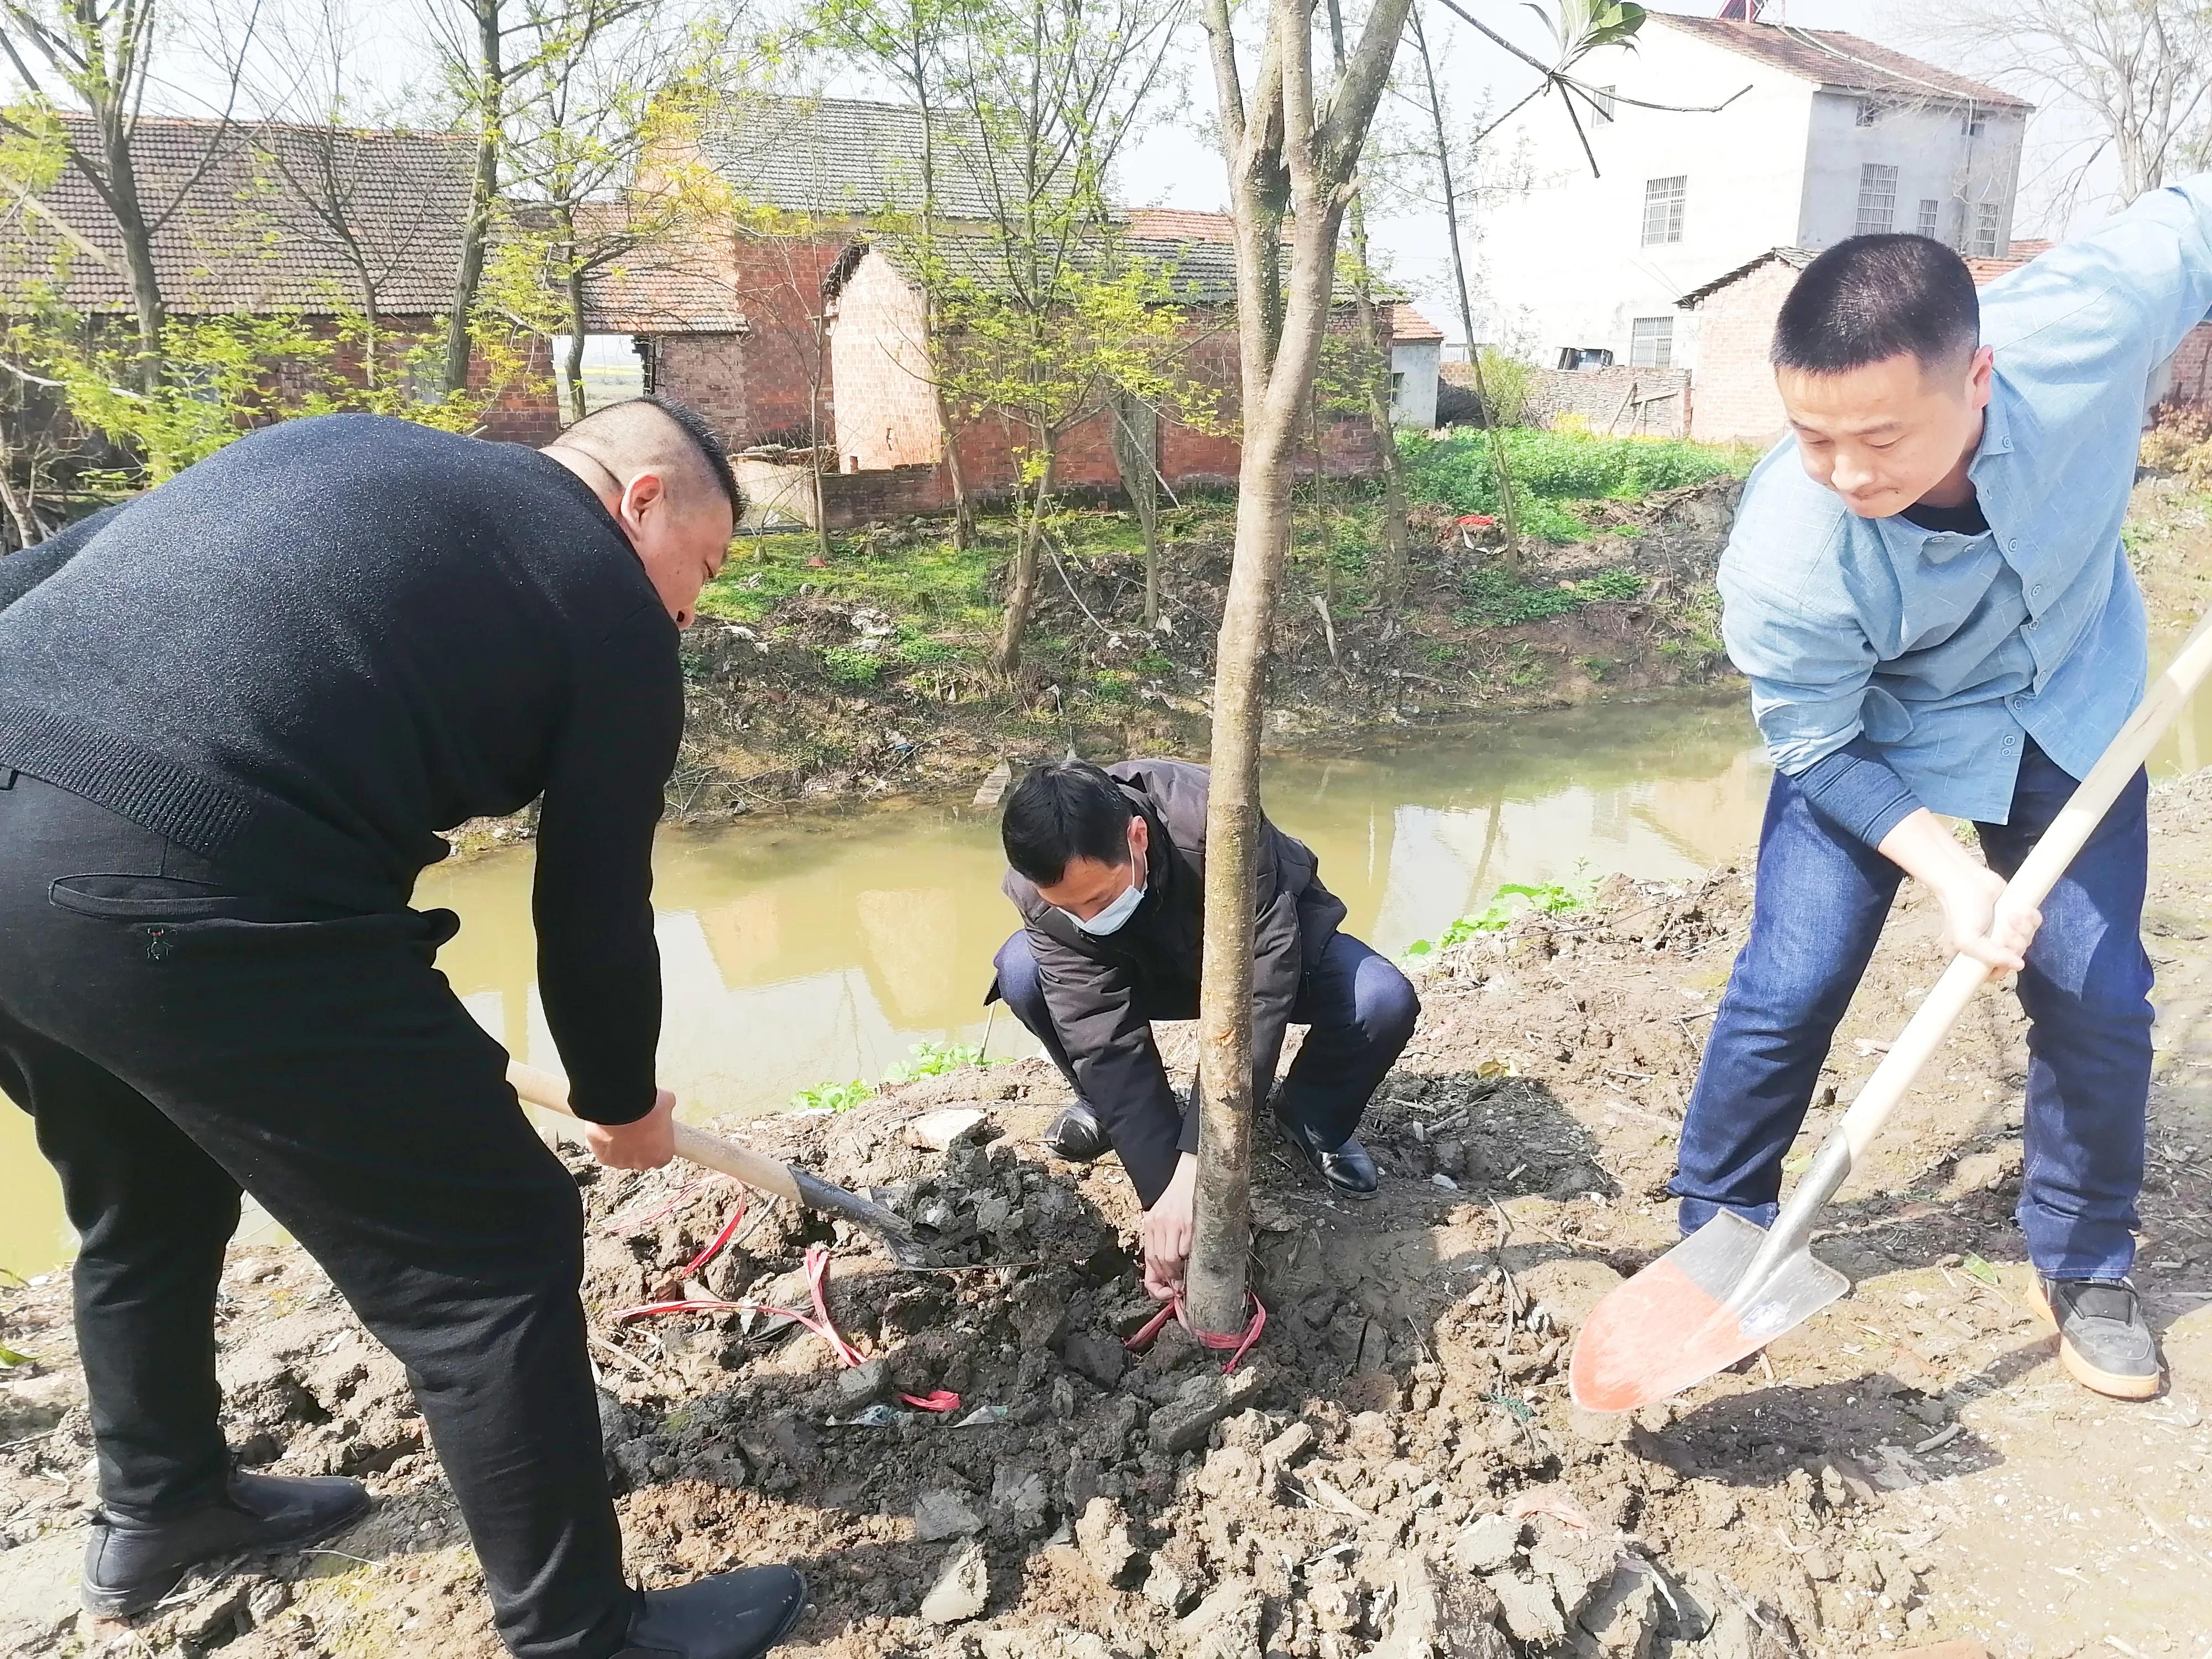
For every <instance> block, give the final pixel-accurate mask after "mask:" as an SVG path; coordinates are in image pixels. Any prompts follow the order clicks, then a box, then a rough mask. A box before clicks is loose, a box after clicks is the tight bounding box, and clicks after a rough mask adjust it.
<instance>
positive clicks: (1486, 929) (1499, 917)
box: [1406, 881, 1589, 957]
mask: <svg viewBox="0 0 2212 1659" xmlns="http://www.w3.org/2000/svg"><path fill="white" fill-rule="evenodd" d="M1588 902H1589V899H1588V897H1587V896H1585V895H1583V894H1582V893H1579V892H1577V891H1576V890H1575V889H1573V888H1571V887H1569V886H1567V885H1565V884H1564V883H1561V882H1556V881H1544V882H1538V883H1536V884H1534V885H1531V884H1528V883H1526V882H1518V881H1509V882H1507V883H1506V884H1504V886H1502V887H1500V888H1499V889H1498V896H1496V897H1495V898H1493V899H1492V900H1491V901H1490V902H1489V903H1488V904H1487V905H1486V906H1485V907H1484V908H1482V909H1481V910H1480V911H1479V912H1477V913H1476V914H1475V915H1471V916H1462V917H1461V918H1460V919H1459V920H1458V921H1455V922H1454V923H1452V925H1451V926H1450V927H1447V928H1445V929H1444V931H1443V936H1442V937H1441V938H1438V939H1415V940H1414V941H1413V943H1412V944H1411V945H1407V947H1406V954H1407V956H1409V957H1425V956H1427V955H1428V954H1429V953H1430V952H1431V951H1440V950H1441V951H1448V950H1449V949H1450V948H1451V947H1452V946H1453V945H1464V944H1466V943H1467V941H1468V940H1469V939H1475V938H1478V937H1480V935H1482V934H1484V933H1504V931H1505V930H1506V928H1507V927H1510V926H1511V925H1512V923H1513V921H1514V919H1515V918H1516V917H1518V916H1522V915H1528V914H1530V913H1532V912H1533V913H1534V914H1535V915H1546V916H1558V915H1565V914H1567V913H1568V912H1569V911H1571V910H1579V909H1581V908H1583V905H1584V904H1586V903H1588Z"/></svg>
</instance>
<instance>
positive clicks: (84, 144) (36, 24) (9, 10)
mask: <svg viewBox="0 0 2212 1659" xmlns="http://www.w3.org/2000/svg"><path fill="white" fill-rule="evenodd" d="M165 21H166V17H165V12H164V9H163V7H162V4H161V0H112V3H110V4H107V5H105V6H101V5H95V4H91V3H86V0H4V3H0V52H4V53H5V54H6V55H7V59H8V65H9V68H10V69H11V70H14V72H15V79H16V81H17V82H19V83H20V85H21V88H22V89H23V92H24V94H26V102H25V104H24V105H22V106H18V107H17V108H16V109H15V110H14V111H11V112H4V113H0V129H4V130H5V131H8V132H9V133H11V134H13V135H14V136H15V137H19V138H27V139H30V140H33V141H34V142H39V143H58V144H59V146H60V147H61V151H62V154H63V155H64V158H65V160H66V161H67V164H68V165H69V166H70V167H71V168H73V169H75V170H76V172H77V173H80V174H82V176H83V178H84V180H85V182H86V183H87V184H88V185H91V186H92V188H93V190H94V192H95V193H96V194H97V195H98V196H99V197H100V201H101V203H102V204H105V205H106V209H107V210H108V211H109V212H110V213H111V214H112V215H113V216H114V218H115V228H116V231H117V233H118V235H119V236H120V238H121V240H122V242H123V263H124V269H125V273H126V275H127V276H128V277H129V279H130V283H131V305H132V307H133V309H134V311H135V312H136V313H137V325H138V348H137V353H136V355H135V360H134V361H133V362H132V363H131V380H132V381H133V383H134V384H136V385H137V386H138V388H139V389H140V390H141V391H142V392H152V391H153V390H154V389H155V387H156V386H159V385H160V383H161V375H162V334H163V331H164V329H165V328H166V326H167V321H168V311H167V305H166V303H165V301H164V296H163V295H162V292H161V277H160V275H159V273H158V271H157V270H155V264H154V237H155V233H157V232H158V231H160V230H161V228H162V227H163V226H164V225H166V224H167V222H169V220H170V219H171V218H172V217H173V216H174V215H175V213H176V212H177V210H178V209H179V207H181V206H182V205H183V204H184V203H185V198H186V197H188V196H190V194H191V191H192V188H193V186H195V185H197V184H198V182H199V180H200V179H201V178H202V177H204V174H205V173H206V171H207V169H208V168H209V167H211V166H213V165H214V163H215V162H216V160H217V159H218V158H219V157H220V156H222V155H223V153H224V151H225V149H226V148H227V147H228V145H229V144H231V143H233V142H234V135H233V132H232V131H231V114H232V110H233V107H234V105H235V102H236V98H237V94H238V83H239V73H240V71H239V68H238V64H240V61H242V59H241V58H238V57H234V58H232V60H231V63H230V64H229V66H228V72H227V74H226V76H225V78H226V79H227V81H228V87H227V88H226V100H225V102H224V104H223V106H222V109H221V111H220V112H219V113H218V115H217V117H216V119H215V121H214V122H213V123H212V124H211V125H209V126H208V127H207V128H206V130H205V131H204V135H203V136H202V137H200V138H199V139H198V140H197V143H198V145H199V148H200V155H199V156H198V158H197V163H196V165H195V166H194V167H191V168H188V169H187V170H186V172H185V175H184V176H183V177H182V179H179V181H177V182H175V183H173V184H172V185H170V186H169V187H168V188H167V190H166V191H161V192H159V193H156V194H155V195H151V196H149V194H148V192H147V191H145V190H143V189H142V187H141V181H140V179H139V176H138V165H137V156H136V153H135V151H134V149H133V148H132V146H133V144H134V142H135V140H136V137H137V131H138V124H139V118H140V112H141V111H142V109H143V106H144V104H145V102H146V97H147V93H148V89H149V82H150V80H151V77H152V75H153V70H154V62H155V51H156V48H157V46H159V44H160V41H161V30H162V26H163V24H164V22H165ZM67 105H75V106H79V107H81V109H82V115H81V116H73V117H70V118H62V117H61V116H60V114H59V112H60V111H61V110H62V109H63V107H64V106H67ZM40 116H45V117H50V118H51V119H46V120H40Z"/></svg>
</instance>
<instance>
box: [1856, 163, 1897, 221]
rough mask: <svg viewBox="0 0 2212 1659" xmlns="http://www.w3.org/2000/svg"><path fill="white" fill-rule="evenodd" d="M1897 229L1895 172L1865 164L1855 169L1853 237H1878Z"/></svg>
mask: <svg viewBox="0 0 2212 1659" xmlns="http://www.w3.org/2000/svg"><path fill="white" fill-rule="evenodd" d="M1895 228H1897V169H1896V168H1895V167H1884V166H1882V164H1881V162H1879V161H1869V162H1868V163H1867V164H1866V165H1865V166H1863V167H1861V168H1860V169H1859V223H1858V230H1857V234H1858V235H1861V236H1879V235H1881V234H1883V233H1884V232H1885V231H1889V230H1894V229H1895Z"/></svg>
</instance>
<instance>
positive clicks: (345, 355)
mask: <svg viewBox="0 0 2212 1659" xmlns="http://www.w3.org/2000/svg"><path fill="white" fill-rule="evenodd" d="M60 119H61V121H62V124H63V125H64V128H65V129H67V130H68V131H69V134H70V138H71V139H72V140H73V141H74V142H76V143H79V144H82V145H83V146H86V147H87V148H91V147H93V145H94V139H93V136H92V133H93V129H92V123H91V119H90V118H89V117H87V116H82V115H74V114H64V115H63V116H62V117H61V118H60ZM475 151H476V146H475V143H474V141H473V140H471V139H469V138H466V137H459V136H456V135H450V134H445V133H433V132H403V131H373V130H361V129H349V128H328V127H312V126H293V125H281V124H265V125H252V126H242V125H228V124H225V123H222V122H219V121H202V120H189V119H183V118H157V117H153V116H147V117H143V118H140V119H139V121H138V122H137V126H136V128H135V129H134V131H133V133H132V138H131V159H132V161H133V164H134V166H135V168H136V170H137V179H138V188H139V193H140V197H141V199H142V201H143V203H144V204H145V207H146V210H147V212H148V214H149V216H150V217H154V218H155V219H156V223H155V229H154V233H153V250H154V264H155V274H156V277H157V280H158V282H159V284H160V287H161V297H162V301H163V303H164V305H165V306H166V307H167V312H168V314H169V315H170V316H171V317H172V318H174V319H182V320H190V319H196V318H211V317H223V316H261V317H278V316H282V317H289V318H295V319H299V320H300V321H301V323H302V324H304V325H306V327H307V330H308V331H309V332H311V333H313V334H315V335H318V336H319V337H323V338H325V339H337V338H338V337H339V336H340V335H341V334H344V335H346V336H347V338H346V339H345V340H343V342H342V343H339V344H337V346H336V347H335V349H334V350H333V354H332V356H331V362H330V368H331V370H332V372H334V373H336V374H340V375H343V376H344V377H346V378H348V379H351V380H355V381H356V383H358V381H359V380H360V378H361V377H362V374H363V372H364V367H365V366H364V364H363V362H362V358H363V356H364V355H365V354H364V353H363V352H362V349H360V348H359V346H358V345H357V344H356V343H355V338H356V337H357V335H358V332H359V330H360V327H361V325H362V320H363V319H372V318H373V319H374V331H375V336H376V338H377V339H378V341H379V343H380V349H379V350H378V353H377V356H378V358H379V362H378V365H377V368H378V372H380V373H386V374H405V373H408V372H409V369H408V368H407V366H406V365H404V363H403V362H401V361H400V360H401V359H402V358H403V357H404V355H405V353H406V350H407V349H408V348H410V347H412V346H415V345H417V344H421V343H426V342H435V341H439V340H441V339H442V338H443V336H444V326H443V323H442V321H441V318H442V316H443V314H444V313H446V312H447V311H449V310H450V309H451V307H452V304H453V287H454V274H455V271H456V270H457V269H458V265H459V250H460V237H461V228H462V226H463V225H464V224H465V222H466V221H467V218H468V211H469V201H470V191H471V173H472V171H473V168H474V166H475ZM57 277H58V281H57V280H56V278H57ZM33 283H41V284H43V283H52V284H53V286H54V287H55V288H56V289H57V290H58V295H59V297H60V299H61V300H62V301H63V302H64V304H65V305H66V306H68V307H69V308H70V309H71V310H73V311H75V312H77V313H80V314H82V315H83V316H86V317H88V318H90V319H94V320H95V322H112V324H113V325H120V326H124V327H131V326H135V325H134V324H133V323H132V321H131V319H133V318H134V317H135V315H136V313H135V312H134V310H133V308H132V305H131V285H130V281H129V278H128V276H127V274H126V271H125V263H124V257H123V243H122V238H121V235H120V233H119V232H118V230H117V228H116V227H115V222H114V219H113V216H112V214H111V213H110V212H109V211H108V210H107V208H106V204H104V203H103V202H102V201H101V200H100V197H99V195H98V194H97V193H96V191H94V188H93V186H92V185H91V183H90V182H89V181H88V179H85V178H84V177H83V175H82V173H79V172H77V171H76V169H75V168H74V167H64V169H63V170H62V172H61V173H59V174H58V176H57V177H56V179H54V181H53V182H52V185H49V186H47V187H46V189H45V190H44V191H41V192H40V196H39V199H38V207H37V209H36V210H34V211H31V212H27V213H24V214H21V215H19V216H16V218H15V220H14V222H12V223H11V224H10V225H9V227H8V228H6V229H5V230H4V231H0V307H4V306H5V305H6V304H7V303H8V302H9V299H10V298H11V297H14V298H15V299H16V300H17V301H18V302H19V303H21V298H22V296H23V295H24V294H25V291H26V289H27V286H28V285H30V284H33ZM528 349H529V355H530V362H531V366H532V368H533V369H534V370H535V371H537V373H536V374H533V375H532V377H531V378H532V380H537V378H538V376H539V375H543V374H545V373H546V371H547V352H546V349H545V346H544V343H543V342H542V341H541V342H534V343H532V345H531V346H530V347H529V348H528ZM471 384H472V386H476V387H477V389H478V390H483V388H484V386H485V380H484V366H483V363H482V362H477V363H475V364H472V365H471ZM559 429H560V419H559V415H558V412H557V410H556V405H555V403H554V400H553V398H552V396H551V394H550V390H548V389H546V388H545V386H544V385H543V383H542V382H540V383H539V384H537V385H533V386H524V387H516V388H514V389H513V390H511V391H510V392H507V393H506V394H504V395H502V396H501V398H500V399H499V401H498V402H497V403H496V404H495V405H494V406H493V408H492V409H491V410H490V413H489V417H488V419H487V420H486V422H485V426H484V431H485V435H487V436H491V437H496V438H504V439H514V440H519V441H530V442H543V441H545V440H546V439H548V438H550V437H551V436H552V435H554V433H556V432H557V431H558V430H559Z"/></svg>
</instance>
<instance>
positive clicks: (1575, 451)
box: [1399, 427, 1742, 541]
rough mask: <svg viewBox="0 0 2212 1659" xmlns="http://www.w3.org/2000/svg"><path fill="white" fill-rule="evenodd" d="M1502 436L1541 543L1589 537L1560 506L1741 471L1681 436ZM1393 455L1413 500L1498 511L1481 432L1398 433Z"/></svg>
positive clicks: (1526, 520) (1729, 452)
mask: <svg viewBox="0 0 2212 1659" xmlns="http://www.w3.org/2000/svg"><path fill="white" fill-rule="evenodd" d="M1502 436H1503V438H1504V446H1505V458H1506V465H1507V466H1508V468H1509V469H1510V471H1511V472H1512V475H1513V482H1514V484H1515V486H1516V494H1515V496H1514V500H1515V502H1516V506H1518V507H1519V508H1520V511H1521V517H1522V524H1523V528H1524V529H1526V531H1527V532H1528V533H1529V534H1530V535H1533V536H1538V537H1541V538H1544V539H1545V540H1547V541H1576V540H1579V539H1581V538H1584V537H1586V536H1588V535H1589V533H1590V532H1589V526H1586V525H1584V524H1583V522H1582V521H1581V520H1578V519H1577V518H1576V517H1575V516H1574V515H1573V514H1572V513H1568V512H1566V511H1565V510H1564V509H1563V508H1562V507H1559V505H1558V503H1559V502H1563V501H1597V500H1601V499H1603V498H1607V497H1610V498H1612V499H1613V500H1616V501H1635V500H1638V499H1639V498H1641V497H1643V496H1644V495H1650V494H1651V493H1652V492H1653V491H1655V490H1661V489H1675V488H1677V487H1679V486H1680V485H1682V484H1688V483H1698V482H1699V481H1700V480H1702V479H1705V478H1711V477H1719V476H1720V475H1721V474H1723V473H1725V472H1734V471H1741V470H1742V458H1741V456H1739V455H1738V454H1737V453H1736V452H1735V450H1733V449H1719V448H1715V447H1712V446H1711V445H1708V444H1694V443H1691V442H1688V441H1686V440H1683V439H1654V438H1599V437H1593V436H1592V435H1589V434H1588V433H1581V432H1541V431H1536V430H1534V429H1533V428H1525V427H1523V428H1507V429H1506V430H1505V431H1504V433H1503V434H1502ZM1399 453H1400V454H1401V456H1402V457H1403V458H1404V460H1405V463H1406V470H1407V487H1408V488H1409V489H1411V490H1412V491H1413V493H1414V494H1415V495H1417V496H1421V497H1424V498H1425V499H1428V500H1431V501H1442V502H1443V503H1444V504H1446V505H1447V506H1449V507H1452V508H1453V509H1454V510H1455V511H1456V512H1461V513H1496V512H1497V511H1498V479H1497V475H1496V471H1495V469H1494V467H1493V466H1492V460H1491V453H1490V435H1488V434H1487V433H1481V432H1475V433H1459V434H1455V435H1452V436H1450V437H1447V438H1431V437H1430V436H1428V435H1425V434H1422V433H1412V432H1409V433H1404V434H1401V435H1400V438H1399Z"/></svg>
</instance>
